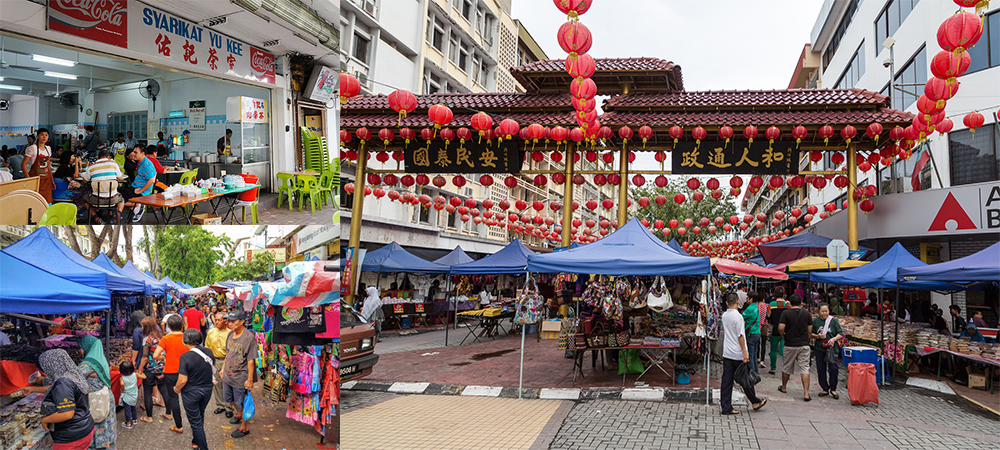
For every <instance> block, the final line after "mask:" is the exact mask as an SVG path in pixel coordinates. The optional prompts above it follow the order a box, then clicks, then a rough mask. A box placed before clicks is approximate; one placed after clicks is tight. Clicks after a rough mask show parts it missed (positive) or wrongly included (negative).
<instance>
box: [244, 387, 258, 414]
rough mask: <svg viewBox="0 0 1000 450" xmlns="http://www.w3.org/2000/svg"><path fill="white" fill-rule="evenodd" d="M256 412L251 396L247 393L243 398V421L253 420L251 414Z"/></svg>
mask: <svg viewBox="0 0 1000 450" xmlns="http://www.w3.org/2000/svg"><path fill="white" fill-rule="evenodd" d="M255 412H256V408H255V407H254V404H253V396H252V395H250V391H247V396H246V397H243V420H245V421H249V420H250V419H253V414H254V413H255Z"/></svg>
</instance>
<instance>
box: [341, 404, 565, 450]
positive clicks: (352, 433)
mask: <svg viewBox="0 0 1000 450" xmlns="http://www.w3.org/2000/svg"><path fill="white" fill-rule="evenodd" d="M561 404H562V402H561V401H556V400H532V401H520V400H516V399H507V398H486V397H458V396H437V395H405V396H400V397H398V398H394V399H392V400H387V401H384V402H381V403H377V404H374V405H372V406H369V407H366V408H361V409H358V410H353V411H347V412H346V413H344V415H343V416H342V417H341V424H340V429H341V430H342V431H341V432H342V434H341V437H340V442H341V446H342V448H345V449H347V448H349V449H356V450H360V449H389V448H405V449H410V450H423V449H427V450H443V449H510V450H514V449H525V450H526V449H529V448H530V447H531V446H532V444H533V443H534V442H535V440H536V439H537V438H538V436H539V435H540V434H541V433H542V431H543V429H544V428H545V426H546V424H547V423H548V421H549V418H550V417H552V415H553V414H554V413H555V412H556V410H557V409H558V408H559V406H560V405H561ZM387 417H392V422H391V424H390V423H386V418H387Z"/></svg>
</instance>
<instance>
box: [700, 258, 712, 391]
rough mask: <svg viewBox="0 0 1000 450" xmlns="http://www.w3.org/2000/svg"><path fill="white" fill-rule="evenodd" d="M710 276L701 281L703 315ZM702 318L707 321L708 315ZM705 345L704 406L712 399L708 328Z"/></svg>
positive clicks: (710, 351)
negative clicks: (703, 305)
mask: <svg viewBox="0 0 1000 450" xmlns="http://www.w3.org/2000/svg"><path fill="white" fill-rule="evenodd" d="M711 278H712V276H711V275H706V276H705V280H704V281H702V290H701V295H702V296H703V297H702V301H704V302H705V315H706V316H707V315H708V310H709V307H710V305H709V304H708V289H709V286H711V283H710V280H711ZM703 320H705V321H706V322H707V321H708V317H705V318H704V319H703ZM705 331H706V332H705V347H706V349H707V351H706V352H705V406H708V405H709V404H710V403H711V399H712V386H711V382H712V340H711V339H709V338H708V330H707V329H706V330H705Z"/></svg>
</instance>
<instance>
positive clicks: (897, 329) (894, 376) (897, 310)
mask: <svg viewBox="0 0 1000 450" xmlns="http://www.w3.org/2000/svg"><path fill="white" fill-rule="evenodd" d="M903 317H906V316H905V315H904V316H903ZM893 322H896V338H895V343H894V344H895V346H896V347H899V280H898V279H897V280H896V317H895V320H893ZM882 345H883V346H885V344H882ZM904 353H905V352H904ZM885 356H886V355H885V352H883V355H882V360H883V361H885ZM903 356H906V355H903ZM903 359H906V358H903ZM883 376H884V375H883ZM892 378H893V379H896V364H893V365H892Z"/></svg>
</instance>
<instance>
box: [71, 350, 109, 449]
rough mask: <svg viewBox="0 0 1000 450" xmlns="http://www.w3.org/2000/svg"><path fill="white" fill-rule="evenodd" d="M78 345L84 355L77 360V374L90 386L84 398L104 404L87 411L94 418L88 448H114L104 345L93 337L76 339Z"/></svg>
mask: <svg viewBox="0 0 1000 450" xmlns="http://www.w3.org/2000/svg"><path fill="white" fill-rule="evenodd" d="M79 344H80V348H81V349H82V350H83V355H84V356H83V362H81V363H80V373H82V374H83V376H84V378H86V379H87V384H88V385H89V386H90V390H89V391H88V393H87V397H88V399H89V401H91V402H97V403H99V404H102V406H106V409H105V410H103V411H99V410H97V409H94V410H92V411H91V416H92V417H93V420H94V441H93V442H91V443H90V448H91V449H110V450H114V449H115V448H116V446H115V442H116V441H117V440H118V424H117V422H116V421H115V414H114V412H115V406H114V404H113V402H112V398H113V397H112V396H111V367H109V366H108V360H107V358H105V357H104V347H103V346H102V345H101V341H99V340H98V339H97V338H95V337H93V336H84V337H82V338H80V341H79ZM92 404H93V403H92ZM102 415H103V417H101V416H102Z"/></svg>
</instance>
